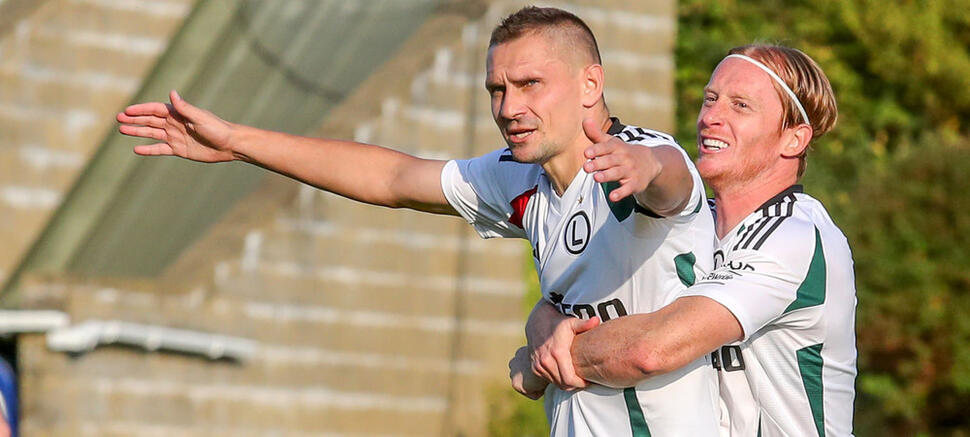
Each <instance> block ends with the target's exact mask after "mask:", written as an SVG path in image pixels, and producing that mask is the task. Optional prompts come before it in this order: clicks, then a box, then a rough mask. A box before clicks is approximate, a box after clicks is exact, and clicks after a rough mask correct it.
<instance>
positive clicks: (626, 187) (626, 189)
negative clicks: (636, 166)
mask: <svg viewBox="0 0 970 437" xmlns="http://www.w3.org/2000/svg"><path fill="white" fill-rule="evenodd" d="M633 192H634V188H633V184H629V183H627V184H624V183H623V181H620V186H619V187H617V188H616V189H614V190H613V191H610V196H609V197H610V199H609V200H610V202H619V201H620V200H623V198H624V197H626V196H629V195H631V194H633Z"/></svg>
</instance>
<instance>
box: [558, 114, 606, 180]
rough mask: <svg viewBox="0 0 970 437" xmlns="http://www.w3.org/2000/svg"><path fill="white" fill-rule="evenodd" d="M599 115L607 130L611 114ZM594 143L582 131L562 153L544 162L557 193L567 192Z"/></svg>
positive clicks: (603, 126) (604, 129)
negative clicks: (585, 153) (587, 150)
mask: <svg viewBox="0 0 970 437" xmlns="http://www.w3.org/2000/svg"><path fill="white" fill-rule="evenodd" d="M597 117H598V118H601V119H602V122H601V126H602V128H603V131H604V132H606V131H607V130H608V129H609V128H610V125H611V124H612V121H611V120H610V115H609V114H608V113H606V112H603V113H601V114H598V116H597ZM592 144H593V143H592V142H591V141H590V140H589V138H587V137H586V135H585V134H584V133H582V132H580V137H579V138H577V139H576V141H574V142H573V144H571V145H569V146H568V147H566V148H564V149H563V151H562V152H561V153H559V154H558V155H556V156H553V157H552V158H550V159H549V160H548V161H546V162H544V163H543V164H542V169H543V170H544V171H545V172H546V177H547V178H548V179H549V184H550V185H552V189H553V190H556V194H557V195H559V196H562V195H563V193H565V192H566V189H568V188H569V184H570V183H571V182H572V181H573V179H575V178H576V173H578V172H579V169H580V168H582V167H583V164H585V163H586V156H585V155H584V152H585V151H586V148H587V147H589V146H591V145H592Z"/></svg>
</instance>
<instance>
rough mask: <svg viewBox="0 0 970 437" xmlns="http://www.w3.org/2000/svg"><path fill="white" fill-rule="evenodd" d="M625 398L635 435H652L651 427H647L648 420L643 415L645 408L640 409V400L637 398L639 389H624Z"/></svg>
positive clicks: (647, 436)
mask: <svg viewBox="0 0 970 437" xmlns="http://www.w3.org/2000/svg"><path fill="white" fill-rule="evenodd" d="M623 399H625V400H626V411H627V413H629V414H630V427H631V428H633V437H650V428H647V420H646V419H644V417H643V410H642V409H640V401H639V400H638V399H637V389H635V388H633V387H628V388H625V389H623Z"/></svg>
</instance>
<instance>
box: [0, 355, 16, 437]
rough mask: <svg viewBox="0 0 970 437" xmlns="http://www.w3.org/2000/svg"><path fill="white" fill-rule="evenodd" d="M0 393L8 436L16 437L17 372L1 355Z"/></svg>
mask: <svg viewBox="0 0 970 437" xmlns="http://www.w3.org/2000/svg"><path fill="white" fill-rule="evenodd" d="M0 395H2V396H3V403H4V405H6V407H7V411H6V415H5V416H4V419H6V420H7V426H9V427H10V436H11V437H17V436H18V435H20V433H19V431H18V428H19V423H18V422H19V419H20V411H19V410H20V402H19V400H18V399H17V374H16V373H14V371H13V367H11V366H10V363H8V362H7V360H6V359H4V358H3V357H0Z"/></svg>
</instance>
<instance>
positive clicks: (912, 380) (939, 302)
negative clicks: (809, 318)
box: [676, 0, 970, 436]
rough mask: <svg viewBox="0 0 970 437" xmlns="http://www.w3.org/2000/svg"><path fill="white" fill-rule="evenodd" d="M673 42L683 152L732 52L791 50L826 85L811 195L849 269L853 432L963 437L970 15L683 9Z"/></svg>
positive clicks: (873, 6) (777, 7) (868, 4)
mask: <svg viewBox="0 0 970 437" xmlns="http://www.w3.org/2000/svg"><path fill="white" fill-rule="evenodd" d="M679 26H680V27H679V36H678V39H677V49H676V50H677V53H676V57H677V76H676V77H677V90H678V91H677V92H678V105H679V106H678V123H679V124H678V137H679V138H680V140H681V144H695V142H696V140H695V138H696V129H695V122H696V117H697V111H698V109H699V108H700V104H701V98H702V89H703V87H704V84H705V83H707V80H708V78H709V76H710V73H711V71H712V70H713V69H714V66H716V64H717V63H718V62H719V61H720V60H721V59H722V58H723V56H724V55H725V54H726V53H727V51H728V49H730V48H731V47H734V46H738V45H744V44H749V43H752V42H772V43H780V44H784V45H789V46H792V47H796V48H799V49H801V50H802V51H804V52H806V53H808V54H809V55H810V56H812V57H813V58H814V59H815V60H816V61H817V62H818V63H819V64H820V65H821V66H822V68H823V69H824V70H825V71H826V74H827V75H828V77H829V79H830V81H831V82H832V86H833V88H834V89H835V93H836V98H837V100H838V103H839V109H840V111H839V123H838V125H837V126H836V128H835V130H833V131H832V132H831V133H829V134H828V135H826V136H825V137H823V138H821V139H820V140H819V141H818V144H816V145H815V146H814V150H813V151H812V152H811V153H810V154H809V167H808V171H807V173H806V176H805V178H804V181H803V182H804V184H805V186H806V191H808V192H809V193H811V194H812V195H814V196H815V197H817V198H819V199H820V200H822V202H823V203H824V204H825V205H826V206H827V207H828V208H829V211H830V212H831V214H832V216H833V217H834V218H835V220H836V222H837V223H838V224H839V225H840V226H841V227H842V229H843V231H844V232H845V233H846V236H847V237H848V238H849V243H850V245H851V246H852V249H853V254H854V258H855V263H856V264H855V265H856V285H857V290H858V297H859V305H858V312H857V335H858V347H859V372H860V374H859V378H858V380H857V402H856V417H857V420H856V425H857V432H858V434H859V435H863V436H864V435H876V434H877V433H890V434H891V435H897V433H902V434H903V435H917V434H923V435H946V434H950V435H967V434H968V432H970V431H968V430H970V418H968V417H967V414H966V413H967V411H970V300H968V297H970V296H968V293H970V291H968V290H970V272H968V269H970V250H968V249H967V248H968V247H970V217H968V216H967V214H966V211H967V210H968V208H970V196H968V195H967V194H966V193H967V190H968V189H970V176H968V174H970V160H967V159H966V156H967V153H970V139H968V138H970V124H968V120H970V86H968V85H970V49H968V48H970V0H940V1H935V2H934V1H903V0H893V1H886V2H874V1H865V0H846V1H838V0H819V1H791V2H775V1H764V0H761V1H754V0H752V1H737V0H734V1H732V0H684V1H681V2H680V6H679ZM688 148H692V147H688Z"/></svg>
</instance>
